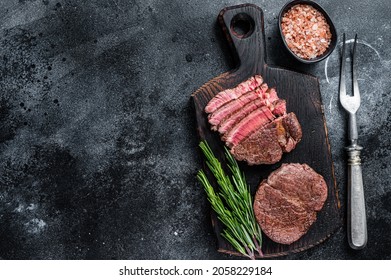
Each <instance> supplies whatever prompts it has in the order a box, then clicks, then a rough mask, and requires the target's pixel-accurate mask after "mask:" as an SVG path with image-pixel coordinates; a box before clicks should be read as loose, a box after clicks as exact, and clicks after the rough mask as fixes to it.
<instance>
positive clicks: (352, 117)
mask: <svg viewBox="0 0 391 280" xmlns="http://www.w3.org/2000/svg"><path fill="white" fill-rule="evenodd" d="M357 139H358V130H357V117H356V113H354V114H349V140H350V141H352V142H353V143H355V141H357Z"/></svg>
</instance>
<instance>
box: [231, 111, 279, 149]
mask: <svg viewBox="0 0 391 280" xmlns="http://www.w3.org/2000/svg"><path fill="white" fill-rule="evenodd" d="M274 118H275V117H274V115H273V114H272V112H271V111H270V109H269V108H268V107H267V106H263V107H260V108H256V109H255V110H254V111H252V112H251V113H250V114H248V115H247V116H245V117H244V118H243V119H241V120H240V121H239V122H238V123H237V124H236V125H235V126H234V127H233V128H232V129H231V130H230V131H229V132H228V133H227V135H226V138H225V139H226V142H225V143H226V145H227V146H228V147H229V148H232V147H234V146H235V145H237V144H238V143H239V142H240V141H242V140H243V139H245V138H246V137H247V136H249V135H250V134H252V133H253V132H254V131H256V130H258V129H260V128H261V127H262V126H264V125H265V124H267V123H269V122H270V121H271V120H273V119H274Z"/></svg>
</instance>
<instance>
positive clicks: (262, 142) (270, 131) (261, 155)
mask: <svg viewBox="0 0 391 280" xmlns="http://www.w3.org/2000/svg"><path fill="white" fill-rule="evenodd" d="M301 136H302V134H301V127H300V123H299V122H298V120H297V118H296V115H295V114H294V113H289V114H287V115H285V116H282V117H279V118H277V119H275V120H274V121H272V122H271V123H269V124H267V125H265V126H264V127H262V128H260V129H258V130H256V131H255V132H254V133H252V134H251V135H250V136H249V137H247V138H246V139H244V140H242V141H241V142H239V143H238V144H237V145H235V146H233V147H232V148H231V154H232V155H233V156H234V157H235V158H236V159H237V160H244V161H247V163H248V164H249V165H257V164H273V163H276V162H278V161H280V160H281V157H282V154H283V153H284V152H290V151H291V150H292V149H294V148H295V147H296V144H297V143H298V142H299V141H300V140H301Z"/></svg>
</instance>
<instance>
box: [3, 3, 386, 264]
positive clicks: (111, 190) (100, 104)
mask: <svg viewBox="0 0 391 280" xmlns="http://www.w3.org/2000/svg"><path fill="white" fill-rule="evenodd" d="M249 2H253V3H256V4H257V5H259V6H260V7H261V8H262V9H263V10H264V13H265V29H266V37H267V38H268V40H267V42H266V45H267V54H268V60H267V61H268V63H270V64H275V65H279V66H283V67H288V68H292V69H295V70H301V71H305V72H307V73H311V74H314V75H317V76H318V77H319V79H320V82H321V92H322V97H323V102H324V105H325V114H326V119H327V124H328V127H329V136H330V141H331V148H332V154H333V159H334V163H335V171H336V177H337V184H338V187H339V191H340V198H341V204H342V210H343V211H344V210H345V205H346V203H345V199H346V195H345V194H346V193H345V184H346V169H345V162H346V156H345V153H344V151H343V147H344V146H345V144H346V142H345V140H346V134H345V126H346V124H345V122H344V116H345V115H344V112H343V111H342V109H341V107H340V106H339V103H338V98H337V92H338V69H339V68H338V50H337V51H335V52H334V53H333V54H332V56H331V57H330V59H329V60H328V61H323V62H320V63H318V64H316V65H312V66H308V65H301V64H298V63H296V62H295V61H294V60H293V59H292V58H291V57H289V55H288V54H287V52H286V51H285V50H284V49H283V48H282V47H281V46H282V42H281V39H280V38H279V37H278V32H277V22H276V17H277V15H278V12H279V9H280V8H281V7H282V6H283V4H284V3H285V1H281V0H278V1H249ZM317 2H319V3H320V4H321V5H322V6H323V7H324V8H325V10H326V11H328V12H329V14H330V16H331V17H332V18H333V19H334V21H335V25H336V28H337V31H338V32H339V33H340V34H341V33H342V32H347V37H348V38H353V36H354V34H355V33H356V32H357V33H358V35H359V40H360V39H361V42H362V43H361V44H359V45H358V49H357V51H358V54H359V57H358V61H359V68H358V69H359V71H360V72H359V85H360V89H361V92H362V107H361V108H360V111H359V114H358V118H359V120H358V122H359V133H360V143H361V145H362V146H364V151H363V154H362V157H363V170H364V185H365V191H366V197H367V200H366V201H367V212H368V234H369V241H368V245H367V248H366V249H364V250H362V251H353V250H351V249H349V247H348V245H347V239H346V228H345V227H343V228H341V229H340V230H339V231H338V232H337V233H336V234H334V235H333V236H332V237H331V238H330V239H328V240H327V241H326V242H325V243H323V244H321V245H319V246H316V247H314V248H312V249H310V250H307V251H305V252H302V253H298V254H293V255H290V256H288V257H284V258H287V259H391V236H390V234H389V233H390V231H391V187H390V183H391V182H390V173H391V169H390V166H389V162H390V160H391V157H390V150H391V143H390V140H391V137H390V136H389V132H388V131H389V130H390V129H391V126H390V121H391V119H390V116H391V115H390V108H391V92H390V88H391V82H390V79H389V69H390V67H391V65H390V61H391V58H390V53H391V47H390V45H391V44H390V43H391V40H390V37H389V33H390V27H391V25H390V21H389V15H390V13H391V11H390V10H391V6H390V5H389V3H388V1H386V0H381V1H378V3H376V5H374V3H373V2H371V1H363V2H360V3H359V4H358V3H357V2H356V1H353V0H348V1H343V3H336V2H335V1H326V0H323V1H317ZM238 3H241V2H239V1H162V0H160V1H152V0H147V1H130V0H99V1H98V0H95V1H76V0H73V1H64V0H62V1H52V0H23V1H22V0H19V1H17V0H3V1H1V2H0V15H1V17H0V44H1V49H0V55H1V56H0V58H1V63H0V158H1V160H0V258H3V259H112V258H113V259H220V258H222V259H230V258H233V257H230V256H228V255H224V254H220V253H218V252H217V251H216V246H215V245H216V244H215V242H216V239H215V236H214V235H213V233H212V228H211V225H210V218H209V206H208V203H207V201H206V198H205V194H204V193H203V190H202V188H201V186H200V185H199V184H198V183H197V182H196V180H195V173H196V171H197V170H198V169H199V168H200V166H201V159H200V155H199V153H198V150H197V136H196V131H195V121H194V111H193V109H192V107H191V102H190V94H191V93H192V92H193V91H194V90H195V89H197V88H198V87H199V86H200V85H202V84H203V83H204V82H206V81H208V80H209V79H211V78H212V77H214V76H217V75H218V74H220V73H223V72H226V71H227V70H229V69H231V68H232V67H233V66H234V64H233V61H232V59H231V58H230V52H229V50H228V47H227V45H226V42H225V41H224V38H223V37H222V34H221V32H220V30H219V28H218V26H217V24H216V17H217V14H218V12H219V11H220V10H221V9H222V8H223V7H225V6H228V5H233V4H238ZM326 65H327V71H325V68H326V67H325V66H326Z"/></svg>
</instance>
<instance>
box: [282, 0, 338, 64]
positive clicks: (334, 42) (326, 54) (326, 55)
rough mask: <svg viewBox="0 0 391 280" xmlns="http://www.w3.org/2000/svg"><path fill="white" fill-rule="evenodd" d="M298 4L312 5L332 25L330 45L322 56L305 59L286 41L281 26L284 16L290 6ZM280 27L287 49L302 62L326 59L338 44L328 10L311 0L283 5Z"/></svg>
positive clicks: (295, 1) (294, 0)
mask: <svg viewBox="0 0 391 280" xmlns="http://www.w3.org/2000/svg"><path fill="white" fill-rule="evenodd" d="M298 4H303V5H310V6H312V7H313V8H315V9H316V10H318V11H319V12H320V13H321V14H322V15H323V16H324V17H325V19H326V22H327V23H328V25H329V26H330V32H331V42H330V45H329V46H328V48H327V49H326V51H325V52H324V53H323V54H321V55H320V56H317V57H315V58H312V59H304V58H301V57H299V56H298V55H297V54H295V53H294V52H293V51H292V50H291V49H290V48H289V47H288V44H287V42H286V41H285V37H284V34H283V33H282V27H281V21H282V17H283V16H284V14H285V13H286V12H287V11H288V10H289V9H290V8H292V7H293V6H295V5H298ZM278 29H279V31H280V35H281V38H282V41H283V42H284V45H285V47H286V49H287V50H288V51H289V52H290V53H291V54H292V55H293V57H294V58H296V59H297V60H298V61H300V62H302V63H307V64H311V63H315V62H319V61H321V60H323V59H325V58H326V57H328V56H329V55H330V54H331V53H332V52H333V50H334V49H335V46H336V45H337V42H338V38H337V31H336V30H335V26H334V24H333V22H332V21H331V18H330V16H329V15H328V14H327V13H326V11H325V10H324V9H323V8H322V7H321V6H320V5H319V4H317V3H315V2H313V1H309V0H293V1H291V2H288V3H286V4H285V6H284V7H282V9H281V11H280V14H279V16H278Z"/></svg>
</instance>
